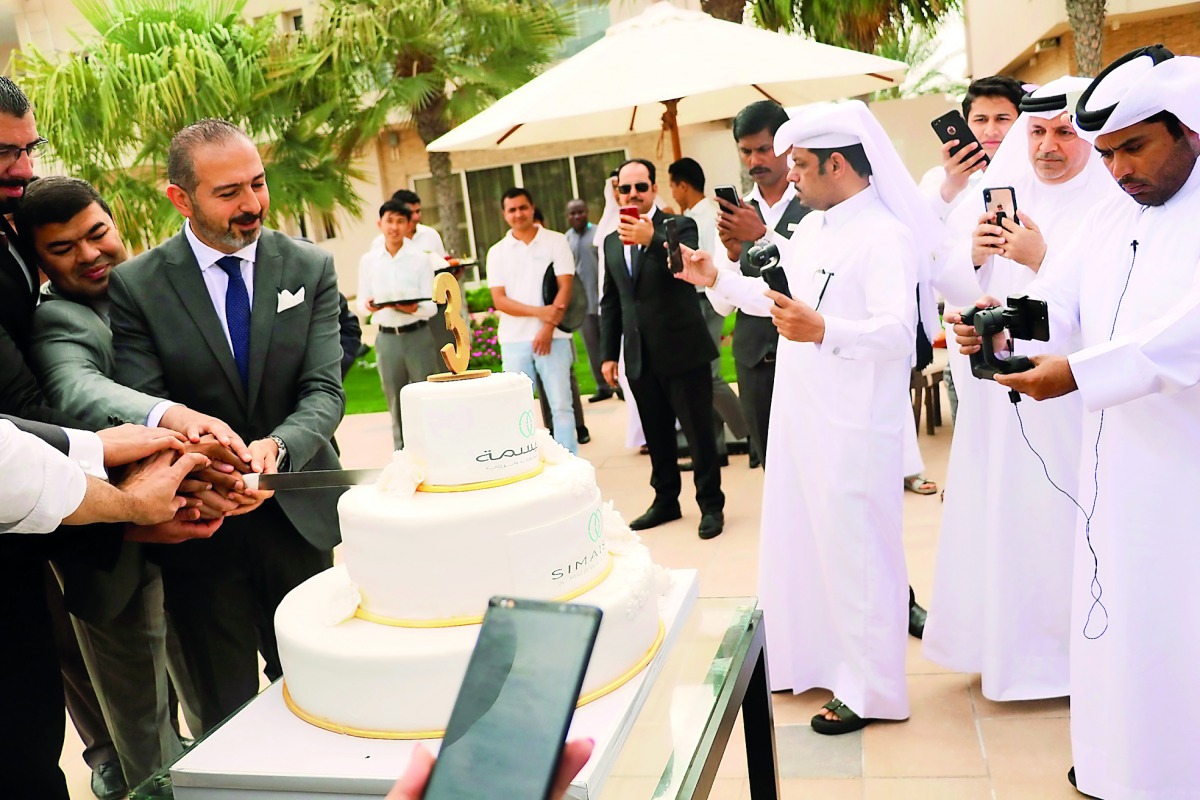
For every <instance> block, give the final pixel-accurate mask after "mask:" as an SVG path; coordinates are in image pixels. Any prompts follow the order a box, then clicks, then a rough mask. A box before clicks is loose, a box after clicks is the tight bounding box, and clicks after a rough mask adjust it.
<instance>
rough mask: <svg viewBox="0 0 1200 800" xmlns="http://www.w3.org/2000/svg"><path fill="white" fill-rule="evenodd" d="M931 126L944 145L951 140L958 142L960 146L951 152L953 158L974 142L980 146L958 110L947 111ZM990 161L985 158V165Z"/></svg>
mask: <svg viewBox="0 0 1200 800" xmlns="http://www.w3.org/2000/svg"><path fill="white" fill-rule="evenodd" d="M929 124H930V126H932V128H933V132H934V133H936V134H937V137H938V138H939V139H941V141H942V144H946V143H947V142H949V141H950V140H951V139H957V140H958V144H956V145H955V146H954V147H953V148H951V150H950V155H952V156H953V155H957V154H958V152H959V151H961V150H962V149H963V148H964V147H966V146H967V145H969V144H971V143H972V142H973V143H975V144H979V140H978V139H976V138H975V134H974V133H972V132H971V129H970V128H968V127H967V121H966V120H965V119H963V115H962V112H961V111H958V110H957V109H956V110H954V111H947V112H946V113H945V114H942V115H941V116H940V117H938V118H937V119H935V120H934V121H933V122H931V123H929ZM979 147H980V152H982V151H983V145H980V146H979ZM990 160H991V159H989V158H988V157H987V156H986V155H985V156H984V157H983V163H985V164H986V163H988V161H990Z"/></svg>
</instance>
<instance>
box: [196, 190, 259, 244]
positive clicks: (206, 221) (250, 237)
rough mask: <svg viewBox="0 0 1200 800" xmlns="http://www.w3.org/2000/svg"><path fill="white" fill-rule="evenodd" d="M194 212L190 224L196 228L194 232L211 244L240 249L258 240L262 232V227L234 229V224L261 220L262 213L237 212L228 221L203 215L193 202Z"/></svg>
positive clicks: (246, 223)
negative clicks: (246, 230) (249, 229)
mask: <svg viewBox="0 0 1200 800" xmlns="http://www.w3.org/2000/svg"><path fill="white" fill-rule="evenodd" d="M192 207H193V209H195V213H194V214H193V215H192V226H193V227H194V228H195V229H196V233H197V234H198V235H199V236H200V238H201V239H203V240H204V241H206V242H210V243H212V244H223V245H225V246H227V247H232V248H234V249H235V250H241V249H242V248H243V247H246V246H247V245H250V244H253V243H254V242H256V241H258V235H259V234H260V233H262V227H261V225H260V227H258V228H256V229H255V230H253V231H248V232H245V233H243V232H241V231H238V230H236V229H234V227H233V226H234V224H235V223H236V224H240V225H249V224H251V223H253V222H258V223H261V222H262V218H263V215H262V214H261V213H259V214H239V215H238V216H236V217H232V218H230V219H229V220H228V221H224V222H222V221H221V220H217V219H214V218H212V217H208V216H205V215H204V213H203V212H201V211H200V208H199V205H198V204H195V203H194V202H193V206H192Z"/></svg>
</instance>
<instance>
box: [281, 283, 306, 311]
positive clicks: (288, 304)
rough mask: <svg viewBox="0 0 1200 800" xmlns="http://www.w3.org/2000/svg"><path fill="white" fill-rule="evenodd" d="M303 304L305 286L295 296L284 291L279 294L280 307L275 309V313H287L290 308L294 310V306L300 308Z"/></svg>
mask: <svg viewBox="0 0 1200 800" xmlns="http://www.w3.org/2000/svg"><path fill="white" fill-rule="evenodd" d="M303 302H304V287H303V286H301V287H300V288H299V289H298V290H297V291H296V293H295V294H292V293H291V292H289V291H288V290H287V289H283V290H281V291H280V292H279V307H278V308H276V309H275V313H276V314H278V313H279V312H281V311H287V310H288V309H289V308H292V307H293V306H298V305H300V304H301V303H303Z"/></svg>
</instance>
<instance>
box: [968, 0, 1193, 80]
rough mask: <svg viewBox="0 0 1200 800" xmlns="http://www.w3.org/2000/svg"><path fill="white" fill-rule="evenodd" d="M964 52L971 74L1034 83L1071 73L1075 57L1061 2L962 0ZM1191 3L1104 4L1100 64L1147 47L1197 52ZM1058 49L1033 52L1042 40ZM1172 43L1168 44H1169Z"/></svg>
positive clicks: (1134, 0)
mask: <svg viewBox="0 0 1200 800" xmlns="http://www.w3.org/2000/svg"><path fill="white" fill-rule="evenodd" d="M963 5H964V16H965V18H966V25H967V53H968V63H969V65H970V71H971V74H972V75H974V76H984V75H995V74H997V73H1004V74H1011V75H1014V76H1016V77H1018V78H1021V79H1024V80H1030V81H1032V82H1035V83H1040V82H1043V81H1046V80H1049V79H1052V78H1057V77H1060V76H1062V75H1065V74H1067V73H1068V72H1069V71H1074V68H1075V57H1074V52H1073V47H1074V44H1073V41H1072V38H1071V32H1070V25H1069V24H1068V22H1067V12H1066V4H1065V2H1064V0H964V3H963ZM1197 19H1200V3H1197V2H1195V0H1108V4H1107V7H1106V16H1105V31H1104V34H1105V43H1104V56H1103V59H1102V60H1103V61H1104V62H1105V63H1107V62H1108V61H1111V60H1113V59H1115V58H1116V57H1117V56H1119V55H1121V54H1122V53H1125V52H1128V51H1129V50H1132V49H1133V48H1135V47H1140V46H1142V45H1147V44H1156V43H1159V42H1161V43H1163V44H1166V45H1167V46H1168V47H1170V48H1171V49H1173V50H1175V51H1176V52H1179V53H1188V54H1196V53H1200V39H1197V38H1196V36H1195V30H1194V29H1195V27H1196V25H1197ZM1054 37H1059V38H1060V43H1059V45H1058V47H1056V48H1051V49H1048V50H1043V51H1041V52H1035V50H1036V45H1037V43H1038V42H1039V41H1041V40H1043V39H1050V38H1054ZM1172 42H1174V43H1172Z"/></svg>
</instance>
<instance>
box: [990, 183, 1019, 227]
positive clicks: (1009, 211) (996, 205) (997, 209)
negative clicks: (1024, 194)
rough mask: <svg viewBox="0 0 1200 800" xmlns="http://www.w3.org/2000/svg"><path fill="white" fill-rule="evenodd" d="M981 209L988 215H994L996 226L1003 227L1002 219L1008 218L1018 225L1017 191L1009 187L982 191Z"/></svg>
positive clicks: (995, 187)
mask: <svg viewBox="0 0 1200 800" xmlns="http://www.w3.org/2000/svg"><path fill="white" fill-rule="evenodd" d="M983 207H984V209H985V210H986V211H987V212H988V213H989V214H995V215H996V224H997V225H999V226H1000V227H1001V228H1003V227H1004V222H1003V220H1004V218H1005V217H1008V218H1010V219H1012V220H1013V221H1015V222H1016V223H1017V224H1020V222H1021V220H1019V219H1017V190H1016V189H1014V188H1013V187H1011V186H993V187H991V188H989V189H984V190H983Z"/></svg>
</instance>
